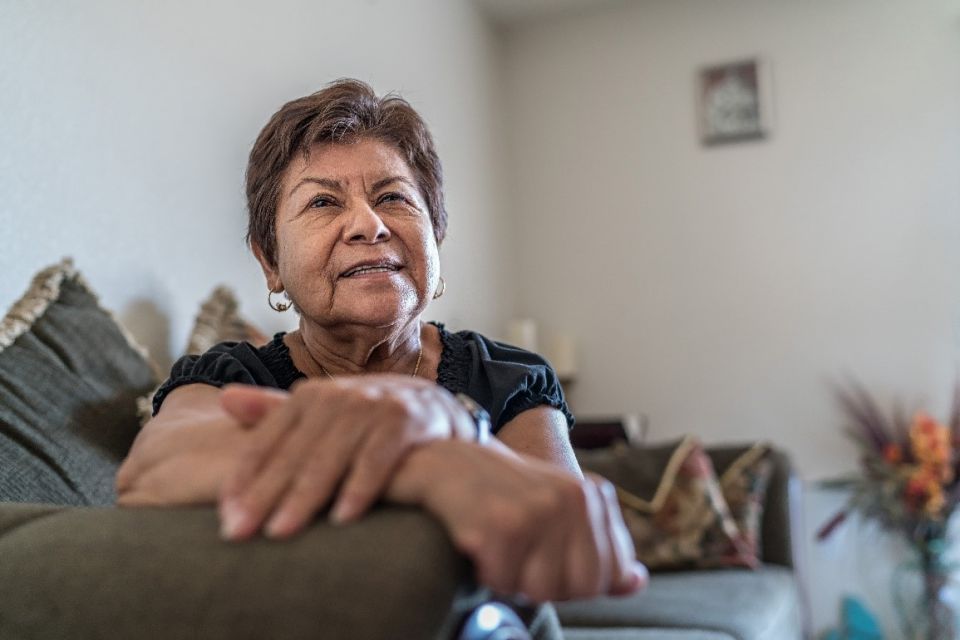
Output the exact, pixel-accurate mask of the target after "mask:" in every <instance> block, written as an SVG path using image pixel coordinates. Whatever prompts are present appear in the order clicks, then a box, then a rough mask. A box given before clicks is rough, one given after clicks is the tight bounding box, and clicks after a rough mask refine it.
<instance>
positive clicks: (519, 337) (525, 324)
mask: <svg viewBox="0 0 960 640" xmlns="http://www.w3.org/2000/svg"><path fill="white" fill-rule="evenodd" d="M507 342H508V343H510V344H512V345H513V346H515V347H520V348H521V349H526V350H527V351H536V350H537V322H536V320H534V319H533V318H514V319H513V320H511V321H510V324H509V325H508V326H507Z"/></svg>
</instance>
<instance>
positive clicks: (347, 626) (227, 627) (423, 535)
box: [0, 503, 477, 640]
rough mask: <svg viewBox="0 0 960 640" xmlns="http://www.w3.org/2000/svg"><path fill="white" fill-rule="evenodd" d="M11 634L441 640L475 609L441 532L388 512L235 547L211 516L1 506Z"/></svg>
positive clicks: (459, 561)
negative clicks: (457, 620)
mask: <svg viewBox="0 0 960 640" xmlns="http://www.w3.org/2000/svg"><path fill="white" fill-rule="evenodd" d="M0 558H2V562H0V637H3V638H68V637H69V638H139V639H142V640H152V639H153V638H157V639H160V638H163V639H164V640H173V639H178V638H184V639H186V638H191V639H192V638H204V639H205V640H219V639H224V640H226V639H227V638H230V639H236V638H271V639H277V640H287V639H294V638H311V639H316V638H319V637H328V638H370V639H374V638H435V637H442V636H444V635H448V634H449V633H450V632H451V631H452V625H453V624H455V622H453V623H452V622H451V620H452V619H453V617H459V616H460V615H462V613H464V612H465V611H466V610H468V609H465V608H464V607H468V608H469V607H470V606H473V605H475V604H476V598H477V589H476V588H475V587H474V586H472V577H471V576H472V571H471V569H470V566H469V564H468V563H467V562H466V560H464V558H463V557H462V556H460V555H459V554H458V553H457V552H456V550H455V549H454V548H453V546H452V545H451V544H450V542H449V540H448V538H447V536H446V534H445V533H444V531H443V529H442V528H441V527H440V525H439V524H438V523H436V522H435V521H434V520H433V519H431V518H430V517H428V516H427V515H425V514H423V513H422V512H420V511H418V510H415V509H406V508H399V507H385V508H381V509H377V510H375V511H374V512H372V513H371V514H370V515H368V516H367V517H365V518H364V519H363V520H361V521H360V522H358V523H355V524H351V525H347V526H342V527H337V526H333V525H330V524H328V523H326V522H325V521H318V522H317V523H315V524H314V525H313V526H311V527H310V528H309V529H308V530H307V531H306V532H304V533H303V534H302V535H300V536H298V537H296V538H294V539H293V540H290V541H286V542H273V541H269V540H266V539H263V538H259V539H255V540H251V541H249V542H244V543H226V542H223V541H221V540H220V538H219V536H218V532H217V519H216V515H215V513H214V511H213V509H212V508H175V509H117V508H86V507H57V506H49V505H21V504H9V503H7V504H0Z"/></svg>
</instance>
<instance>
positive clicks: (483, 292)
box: [0, 0, 510, 361]
mask: <svg viewBox="0 0 960 640" xmlns="http://www.w3.org/2000/svg"><path fill="white" fill-rule="evenodd" d="M498 51H499V50H498V42H497V41H496V37H495V36H494V35H493V34H492V33H491V30H490V29H489V28H488V26H487V24H486V21H485V20H484V19H483V18H482V17H481V16H480V15H479V13H478V12H477V10H476V9H475V8H474V6H473V5H472V4H470V3H466V2H446V1H444V0H413V1H406V2H403V3H396V2H383V1H378V0H367V1H365V2H351V1H348V0H341V1H332V0H330V1H326V2H306V1H298V0H280V1H275V2H270V3H264V2H240V3H238V2H228V1H226V0H217V1H213V2H187V1H186V0H180V1H176V2H163V3H160V2H126V1H123V0H100V1H98V2H52V1H47V2H31V3H26V2H0V114H2V117H0V229H2V231H0V234H2V238H3V247H4V249H3V251H2V252H0V274H2V275H0V308H6V306H8V305H9V304H10V303H11V302H13V300H15V299H16V298H17V297H18V296H19V295H20V294H21V293H22V292H23V290H24V289H25V288H26V286H27V283H28V282H29V278H30V276H31V275H32V274H33V273H34V272H35V271H36V270H37V269H39V268H40V267H42V266H44V265H46V264H49V263H52V262H55V261H57V260H59V259H60V257H61V256H64V255H72V256H74V258H75V259H76V264H77V266H78V268H79V269H80V270H81V271H82V272H83V273H84V274H85V275H86V276H87V278H88V280H90V281H91V283H92V284H93V286H94V288H95V289H97V290H98V291H99V292H100V293H101V296H102V299H103V301H104V303H105V304H106V305H107V306H109V307H111V308H113V309H114V310H116V311H117V312H118V313H119V315H120V316H121V317H122V318H123V319H124V320H125V321H126V322H127V323H128V324H129V325H130V327H131V329H132V330H133V331H134V332H135V333H136V334H137V335H138V336H139V337H140V338H141V339H143V340H144V341H145V342H147V343H148V344H149V346H150V347H151V351H152V352H154V353H155V354H156V355H157V356H158V357H159V358H160V359H161V360H164V361H168V360H169V357H170V355H171V353H172V354H174V355H175V354H176V353H178V352H179V351H180V350H181V349H182V348H183V346H184V343H185V338H186V335H187V332H188V330H189V326H190V323H191V322H192V318H193V314H194V313H195V312H196V310H197V306H198V303H199V301H200V300H201V299H202V298H203V297H204V296H206V295H207V293H208V292H209V291H210V290H211V289H212V288H213V286H214V285H215V284H217V283H220V282H224V283H227V284H230V285H232V286H233V287H235V288H236V289H237V290H238V291H239V292H240V293H241V296H242V301H243V309H244V311H245V312H247V313H248V314H249V315H250V316H251V317H252V318H253V319H255V320H256V321H258V322H259V323H261V324H262V325H263V326H265V327H267V328H268V329H269V330H279V329H281V328H286V327H287V326H289V323H290V319H289V317H287V318H284V317H278V316H276V315H275V314H274V313H273V312H271V311H269V310H268V309H267V307H266V285H265V284H264V283H263V278H262V275H261V274H260V271H259V268H258V267H257V266H256V264H255V261H254V260H253V258H252V257H251V256H249V255H248V252H247V250H246V248H245V247H244V245H243V241H242V238H243V234H244V232H245V221H246V220H245V210H244V206H245V203H244V199H243V171H244V168H245V165H246V154H247V153H248V151H249V148H250V146H251V144H252V142H253V140H254V138H255V137H256V135H257V133H258V132H259V129H260V127H261V126H263V125H264V124H265V123H266V121H267V119H268V118H269V116H270V115H271V114H272V113H273V112H274V111H275V110H276V109H277V108H278V107H279V106H280V105H281V104H282V103H283V102H285V101H287V100H289V99H292V98H295V97H298V96H300V95H303V94H306V93H308V92H310V91H314V90H316V89H318V88H320V87H321V86H323V84H325V83H326V82H329V81H331V80H333V79H336V78H338V77H342V76H354V77H358V78H360V79H362V80H365V81H368V82H370V83H372V84H373V86H374V88H375V89H377V90H378V91H380V92H384V91H389V90H399V91H401V92H402V93H403V95H404V96H405V97H407V98H408V99H409V100H410V101H411V102H412V103H413V104H414V106H415V107H416V108H417V109H419V110H420V111H421V113H422V114H423V115H424V116H425V118H426V120H427V122H428V123H429V124H430V126H431V127H432V131H433V133H434V136H435V138H436V141H437V144H438V147H439V152H440V155H441V159H442V160H443V162H444V169H445V173H446V178H447V199H448V209H449V211H450V232H449V236H448V241H447V243H446V244H445V246H444V247H443V250H442V251H441V260H442V264H443V269H444V275H445V277H446V279H447V283H448V288H447V293H446V295H445V297H444V298H443V299H442V300H441V301H438V303H435V306H434V307H432V308H431V310H430V312H429V315H430V316H431V317H435V318H438V319H442V320H447V321H450V322H452V323H454V324H456V325H468V326H471V327H474V328H478V329H480V330H484V331H494V330H496V329H497V328H499V326H500V325H501V324H502V319H503V318H504V317H506V315H507V311H506V305H507V304H508V303H509V296H503V295H502V291H503V290H504V288H505V287H509V286H510V285H509V283H508V282H507V280H506V278H507V277H508V274H509V269H508V267H507V261H506V258H507V257H508V256H507V255H506V254H505V253H504V252H503V251H502V250H501V249H500V246H501V243H500V238H501V237H503V236H504V228H503V224H504V220H503V213H502V207H501V202H502V201H500V200H498V198H500V197H501V196H500V195H499V194H501V193H502V189H501V188H500V179H501V176H500V175H498V171H499V170H500V168H499V167H500V165H501V164H502V163H500V162H499V157H500V155H499V154H500V151H499V150H498V149H497V147H496V144H497V142H496V141H495V139H494V136H492V135H491V132H492V131H493V130H495V129H496V128H497V126H498V118H499V116H498V113H497V108H498V103H499V102H500V94H499V91H500V84H499V82H498V80H497V77H496V73H498V66H497V55H498Z"/></svg>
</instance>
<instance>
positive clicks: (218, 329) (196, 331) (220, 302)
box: [137, 285, 269, 425]
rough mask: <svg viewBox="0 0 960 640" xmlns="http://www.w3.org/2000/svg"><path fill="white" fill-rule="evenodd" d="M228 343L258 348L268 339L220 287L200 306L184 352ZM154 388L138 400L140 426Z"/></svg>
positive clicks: (150, 410) (232, 295)
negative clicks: (240, 343)
mask: <svg viewBox="0 0 960 640" xmlns="http://www.w3.org/2000/svg"><path fill="white" fill-rule="evenodd" d="M228 341H230V342H244V341H246V342H249V343H250V344H252V345H254V346H256V347H260V346H263V345H264V344H266V343H267V342H268V341H269V338H268V337H267V336H266V334H264V333H263V332H262V331H260V330H259V329H258V328H257V327H255V326H253V325H252V324H250V322H248V321H247V319H246V318H244V317H243V316H242V315H240V303H239V302H237V296H236V294H235V293H234V292H233V290H231V289H230V288H229V287H225V286H223V285H221V286H218V287H217V288H216V289H214V290H213V292H212V293H211V294H210V295H209V296H208V297H207V299H206V300H205V301H204V302H203V304H202V305H200V312H199V313H198V314H197V317H196V320H195V321H194V323H193V330H192V331H191V332H190V337H189V339H188V340H187V351H186V353H188V354H197V353H204V352H206V351H207V350H209V349H210V347H212V346H214V345H215V344H219V343H221V342H228ZM158 388H159V386H158V387H157V389H158ZM157 389H153V391H151V392H150V393H148V394H146V395H145V396H141V397H140V398H138V399H137V413H138V415H139V417H140V424H141V425H143V424H146V422H147V420H149V419H150V417H151V415H152V414H153V395H154V394H155V393H156V391H157Z"/></svg>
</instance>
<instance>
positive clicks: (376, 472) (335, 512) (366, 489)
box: [330, 425, 416, 523]
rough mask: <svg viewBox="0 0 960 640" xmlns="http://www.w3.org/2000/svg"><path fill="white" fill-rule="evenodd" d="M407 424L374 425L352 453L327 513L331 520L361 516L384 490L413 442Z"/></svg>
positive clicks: (348, 520) (348, 519)
mask: <svg viewBox="0 0 960 640" xmlns="http://www.w3.org/2000/svg"><path fill="white" fill-rule="evenodd" d="M412 433H413V431H412V430H411V429H409V428H408V426H407V425H402V426H401V427H400V428H396V429H391V428H389V427H387V426H385V425H380V426H376V425H375V426H374V428H372V429H371V430H370V433H369V436H368V437H367V438H366V439H365V440H364V442H363V444H362V445H361V446H360V449H359V450H358V451H357V453H356V455H355V456H354V460H353V465H352V466H351V469H350V472H349V474H348V475H347V477H346V479H345V480H344V483H343V486H342V487H341V488H340V491H339V493H338V495H337V499H336V502H335V503H334V505H333V509H332V511H331V512H330V517H331V519H332V520H333V521H334V522H337V523H344V522H350V521H351V520H355V519H356V518H359V517H360V516H362V515H363V514H364V513H365V512H366V511H367V510H368V509H369V508H370V507H371V506H372V505H373V503H374V502H376V500H377V499H378V498H379V497H380V496H381V495H383V493H384V491H386V488H387V484H388V483H389V482H390V478H392V477H393V474H394V471H395V470H396V468H397V465H399V464H400V462H401V461H402V460H403V457H404V456H405V455H406V454H407V452H408V451H410V449H412V448H413V446H414V445H415V444H416V443H415V441H414V439H413V438H412V437H410V436H411V434H412Z"/></svg>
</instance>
